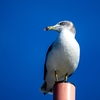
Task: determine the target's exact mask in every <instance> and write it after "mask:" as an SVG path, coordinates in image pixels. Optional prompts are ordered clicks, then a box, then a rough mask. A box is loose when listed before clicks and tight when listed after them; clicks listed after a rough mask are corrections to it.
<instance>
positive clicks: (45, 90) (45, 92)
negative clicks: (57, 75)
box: [40, 82, 52, 95]
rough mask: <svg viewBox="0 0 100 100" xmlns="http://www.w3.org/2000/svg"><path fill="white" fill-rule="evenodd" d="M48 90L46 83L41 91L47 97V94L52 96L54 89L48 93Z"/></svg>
mask: <svg viewBox="0 0 100 100" xmlns="http://www.w3.org/2000/svg"><path fill="white" fill-rule="evenodd" d="M46 88H47V83H46V82H44V83H43V85H42V86H41V88H40V91H41V92H43V94H44V95H46V94H47V93H49V94H52V89H51V90H49V91H48V90H47V89H46Z"/></svg>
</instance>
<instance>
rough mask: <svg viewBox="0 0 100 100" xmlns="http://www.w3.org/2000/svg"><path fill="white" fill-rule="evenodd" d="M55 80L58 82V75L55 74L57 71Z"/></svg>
mask: <svg viewBox="0 0 100 100" xmlns="http://www.w3.org/2000/svg"><path fill="white" fill-rule="evenodd" d="M55 78H56V82H58V73H57V71H55Z"/></svg>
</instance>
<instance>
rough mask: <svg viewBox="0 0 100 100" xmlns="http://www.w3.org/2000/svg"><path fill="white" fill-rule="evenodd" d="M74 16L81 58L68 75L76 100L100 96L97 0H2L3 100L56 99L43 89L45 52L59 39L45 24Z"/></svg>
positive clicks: (94, 99) (0, 53) (99, 6)
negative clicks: (42, 91)
mask: <svg viewBox="0 0 100 100" xmlns="http://www.w3.org/2000/svg"><path fill="white" fill-rule="evenodd" d="M62 20H70V21H72V22H73V23H74V25H75V27H76V32H77V33H76V39H77V41H78V42H79V44H80V48H81V57H80V63H79V66H78V69H77V70H76V71H75V73H74V74H73V75H72V76H71V77H70V78H69V81H70V82H72V83H74V84H75V86H76V100H100V72H99V71H100V44H99V41H100V2H99V0H92V1H91V0H84V1H80V0H76V1H75V0H49V1H47V0H37V1H36V0H0V47H1V49H0V100H35V99H37V100H40V99H43V100H52V99H53V96H52V95H46V96H44V95H43V94H42V93H41V92H40V91H39V88H40V87H41V85H42V83H43V68H44V66H43V65H44V61H45V54H46V51H47V49H48V47H49V45H50V44H51V43H52V42H53V41H54V40H55V39H56V37H57V33H56V32H54V31H49V32H44V31H43V29H44V27H46V26H48V25H54V24H56V23H57V22H59V21H62Z"/></svg>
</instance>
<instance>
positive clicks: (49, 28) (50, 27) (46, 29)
mask: <svg viewBox="0 0 100 100" xmlns="http://www.w3.org/2000/svg"><path fill="white" fill-rule="evenodd" d="M49 30H56V27H55V26H48V27H46V28H44V31H49Z"/></svg>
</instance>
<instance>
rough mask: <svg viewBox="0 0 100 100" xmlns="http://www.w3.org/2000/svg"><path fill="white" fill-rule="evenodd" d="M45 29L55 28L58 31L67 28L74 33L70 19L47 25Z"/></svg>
mask: <svg viewBox="0 0 100 100" xmlns="http://www.w3.org/2000/svg"><path fill="white" fill-rule="evenodd" d="M44 30H45V31H49V30H55V31H57V32H58V33H60V32H62V31H63V30H69V31H70V32H72V33H74V34H75V33H76V30H75V27H74V25H73V23H72V22H71V21H60V22H58V23H57V24H56V25H54V26H47V27H46V28H45V29H44Z"/></svg>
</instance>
